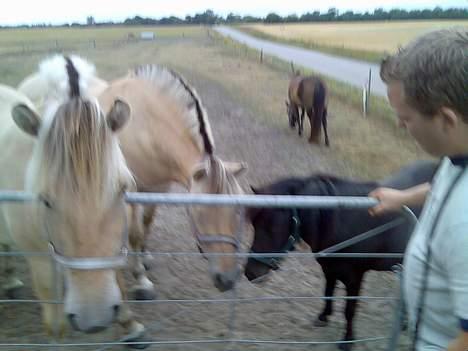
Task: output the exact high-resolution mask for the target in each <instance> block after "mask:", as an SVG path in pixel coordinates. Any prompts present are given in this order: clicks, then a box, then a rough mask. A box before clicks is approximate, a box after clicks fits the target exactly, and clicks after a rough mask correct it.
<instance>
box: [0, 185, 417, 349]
mask: <svg viewBox="0 0 468 351" xmlns="http://www.w3.org/2000/svg"><path fill="white" fill-rule="evenodd" d="M35 200H36V196H35V195H33V194H28V193H23V192H15V191H0V203H2V202H13V203H22V202H30V201H35ZM126 201H127V202H128V203H133V204H136V203H138V204H143V205H150V204H151V205H155V204H165V205H182V206H190V205H205V206H215V205H218V206H219V205H222V206H235V207H239V208H244V207H277V208H328V209H331V208H339V209H356V208H361V209H365V208H369V207H370V206H373V205H375V204H376V200H375V199H371V198H366V197H340V196H276V195H211V194H202V195H200V194H198V195H192V194H167V193H127V194H126ZM403 215H404V216H403V218H405V219H406V220H409V221H410V223H411V224H412V225H414V223H415V221H416V218H415V216H414V215H413V214H412V212H411V211H410V210H408V209H406V210H405V211H404V212H403ZM242 218H243V216H241V220H242ZM402 223H403V220H402V219H398V220H396V221H393V222H391V223H387V224H385V225H384V226H382V227H379V228H375V229H372V230H370V231H368V232H366V233H362V234H360V235H357V236H355V237H353V238H351V239H350V240H347V241H345V242H342V243H339V244H337V245H334V246H333V247H330V248H328V249H326V250H324V251H321V252H317V253H308V252H289V253H262V254H258V253H246V252H236V253H232V254H226V253H204V254H201V253H198V252H197V253H195V252H184V251H181V252H161V251H155V252H151V254H152V255H153V256H159V257H162V258H167V257H178V256H180V257H190V256H192V257H193V256H195V257H200V256H201V255H203V256H227V255H232V256H236V257H239V258H247V257H285V256H288V257H294V258H320V257H333V258H336V259H340V258H350V257H357V258H362V257H367V258H369V257H373V258H401V257H402V254H401V253H386V254H382V253H346V252H345V253H343V252H336V251H339V250H341V249H343V248H345V247H347V246H350V245H354V244H355V243H357V242H358V241H362V240H366V239H368V238H370V237H372V236H375V235H378V234H380V233H381V232H383V231H385V230H387V229H388V228H390V227H391V226H397V225H400V224H402ZM239 239H240V240H242V237H240V238H239ZM129 254H130V255H137V253H134V252H130V253H129ZM146 254H148V253H146ZM47 255H49V253H47V252H25V251H3V252H1V251H0V257H4V258H5V259H10V258H12V257H18V256H47ZM350 299H356V300H360V301H386V302H390V303H392V304H393V305H394V306H395V307H394V313H393V314H394V317H393V321H392V329H391V330H390V332H389V333H388V334H387V335H383V336H381V337H367V338H360V339H356V340H352V341H342V340H332V341H314V340H307V341H303V340H301V341H298V340H281V339H278V340H262V339H260V338H258V339H257V338H255V339H250V338H238V337H236V334H235V329H236V327H235V321H236V318H237V317H238V316H237V309H238V307H239V306H241V305H246V304H254V303H257V302H271V303H280V302H288V303H290V302H306V301H313V300H350ZM125 302H127V303H129V304H133V305H141V306H150V305H171V304H172V305H177V306H179V305H194V304H207V305H216V304H229V306H230V312H229V318H228V321H227V328H228V333H227V334H226V335H225V337H224V338H204V339H187V340H152V341H138V342H133V343H132V342H129V341H128V338H127V337H124V338H121V339H119V340H117V341H113V342H80V343H73V342H52V343H2V342H1V340H0V349H5V348H6V349H27V350H29V349H31V348H37V349H41V348H44V349H54V348H70V349H72V348H83V347H87V348H89V347H93V348H95V350H107V349H109V348H111V347H114V346H118V345H126V346H132V345H134V346H136V345H138V346H139V347H144V346H154V347H164V346H166V347H167V346H171V345H178V346H180V347H186V346H189V345H190V346H191V347H194V348H196V347H201V348H202V347H204V346H206V345H223V346H224V347H225V348H224V349H231V348H232V347H233V346H240V345H277V346H278V345H289V346H310V345H332V344H336V345H343V344H364V343H372V342H382V341H386V342H387V345H388V346H387V347H386V350H389V351H391V350H395V349H396V345H397V341H398V337H399V333H400V328H401V325H400V324H401V320H402V315H403V312H402V311H403V308H402V302H401V291H399V294H397V296H333V297H326V296H300V295H299V296H293V295H287V296H255V297H242V296H239V295H238V293H237V290H236V286H235V287H234V289H233V290H232V291H231V297H229V298H193V299H177V298H174V299H157V300H149V301H139V300H125ZM39 303H43V304H55V305H58V304H63V300H62V299H54V300H38V299H0V305H12V304H39ZM183 313H185V312H184V310H179V311H178V312H176V313H174V314H173V315H171V316H170V317H169V318H170V319H171V318H175V317H176V316H177V315H180V314H183ZM157 323H160V324H162V323H163V322H162V321H158V322H157Z"/></svg>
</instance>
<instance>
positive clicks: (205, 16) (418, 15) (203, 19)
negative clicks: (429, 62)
mask: <svg viewBox="0 0 468 351" xmlns="http://www.w3.org/2000/svg"><path fill="white" fill-rule="evenodd" d="M429 19H468V8H448V9H442V8H441V7H435V8H434V9H432V10H431V9H422V10H409V11H408V10H404V9H392V10H388V11H387V10H384V9H383V8H377V9H375V10H374V11H373V12H365V13H360V12H353V11H345V12H343V13H340V12H339V11H338V9H336V8H330V9H328V11H327V12H323V13H322V12H320V11H313V12H307V13H304V14H302V15H300V16H299V15H297V14H290V15H287V16H284V17H283V16H280V15H278V14H277V13H274V12H271V13H269V14H267V15H266V16H265V17H256V16H249V15H246V16H241V15H237V14H234V13H230V14H228V15H227V16H226V17H223V16H219V15H217V14H216V13H214V12H213V10H206V11H204V12H202V13H197V14H195V15H193V16H190V15H187V16H185V18H179V17H176V16H170V17H162V18H160V19H156V18H151V17H141V16H135V17H133V18H127V19H126V20H125V21H123V22H112V21H109V22H96V21H95V20H94V17H93V16H89V17H87V19H86V24H80V23H71V24H68V23H67V24H63V25H61V26H62V27H70V26H72V27H75V26H80V27H81V26H108V25H112V26H115V25H126V26H128V25H135V26H148V25H167V24H172V25H180V24H204V25H213V24H235V23H254V22H255V23H259V22H260V23H261V22H263V23H294V22H332V21H334V22H341V21H343V22H344V21H392V20H429ZM50 26H52V25H50V24H49V25H48V24H35V25H21V26H18V27H50Z"/></svg>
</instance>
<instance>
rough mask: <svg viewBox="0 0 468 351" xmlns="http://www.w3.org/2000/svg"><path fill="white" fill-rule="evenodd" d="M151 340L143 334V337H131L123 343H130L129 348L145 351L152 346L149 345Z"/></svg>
mask: <svg viewBox="0 0 468 351" xmlns="http://www.w3.org/2000/svg"><path fill="white" fill-rule="evenodd" d="M150 341H151V340H150V339H148V338H147V337H146V336H145V333H144V332H143V333H142V334H141V335H138V336H129V337H127V338H124V339H123V342H125V343H128V345H126V346H127V347H129V348H131V349H135V350H144V349H146V348H147V347H148V346H150V345H151V344H150V343H149V342H150Z"/></svg>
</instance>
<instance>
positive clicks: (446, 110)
mask: <svg viewBox="0 0 468 351" xmlns="http://www.w3.org/2000/svg"><path fill="white" fill-rule="evenodd" d="M439 113H440V115H441V117H442V118H443V126H444V128H454V127H456V126H457V124H458V123H463V121H462V120H461V117H460V116H459V115H458V114H457V113H456V112H455V111H454V110H453V109H451V108H450V107H442V108H441V109H440V111H439Z"/></svg>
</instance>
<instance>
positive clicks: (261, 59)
mask: <svg viewBox="0 0 468 351" xmlns="http://www.w3.org/2000/svg"><path fill="white" fill-rule="evenodd" d="M260 63H263V49H261V50H260Z"/></svg>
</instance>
